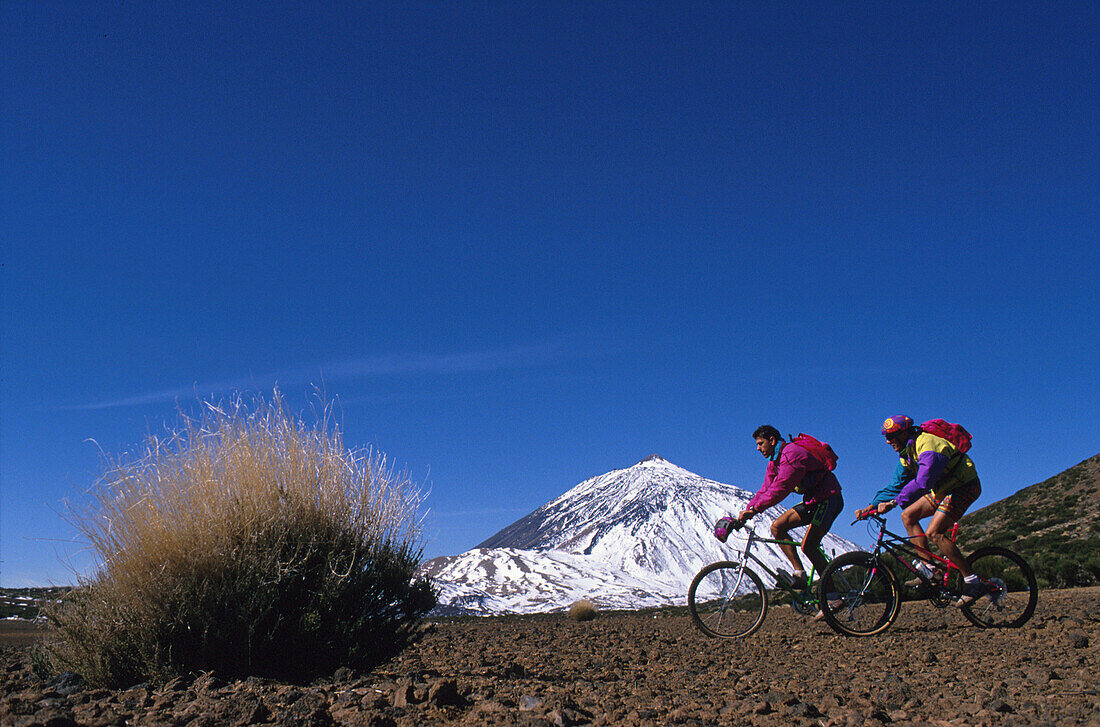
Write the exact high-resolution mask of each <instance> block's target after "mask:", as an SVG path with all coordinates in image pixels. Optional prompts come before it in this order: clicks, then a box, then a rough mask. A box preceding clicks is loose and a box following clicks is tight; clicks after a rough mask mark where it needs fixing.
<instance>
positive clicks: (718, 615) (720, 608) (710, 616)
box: [688, 561, 768, 639]
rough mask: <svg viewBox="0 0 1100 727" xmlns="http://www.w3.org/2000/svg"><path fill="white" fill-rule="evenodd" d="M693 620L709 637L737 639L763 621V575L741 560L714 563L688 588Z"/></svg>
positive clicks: (764, 595)
mask: <svg viewBox="0 0 1100 727" xmlns="http://www.w3.org/2000/svg"><path fill="white" fill-rule="evenodd" d="M688 611H690V612H691V620H692V621H694V622H695V625H696V627H698V628H699V630H700V631H702V632H703V633H704V634H706V635H707V636H715V637H718V638H723V639H738V638H741V637H743V636H748V635H749V634H751V633H752V632H753V631H756V630H757V629H758V628H760V624H762V623H764V616H765V615H767V613H768V596H767V591H765V590H764V584H763V583H762V582H761V580H760V577H759V576H758V575H756V574H755V573H753V572H752V571H751V570H749V569H748V568H743V567H742V566H741V564H740V563H734V562H732V561H719V562H717V563H711V564H710V565H708V566H707V567H705V568H703V570H701V571H699V573H698V574H696V576H695V578H694V580H692V581H691V587H690V588H688Z"/></svg>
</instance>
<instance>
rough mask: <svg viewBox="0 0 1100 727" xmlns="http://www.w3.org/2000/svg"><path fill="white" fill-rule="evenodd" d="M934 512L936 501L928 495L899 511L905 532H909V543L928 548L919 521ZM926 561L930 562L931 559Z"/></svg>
mask: <svg viewBox="0 0 1100 727" xmlns="http://www.w3.org/2000/svg"><path fill="white" fill-rule="evenodd" d="M935 512H936V503H935V501H933V500H932V498H931V497H929V496H928V495H925V496H924V497H922V498H920V499H919V500H917V501H916V502H914V503H912V504H911V505H909V506H908V507H907V508H905V509H904V510H902V511H901V523H902V525H904V526H905V532H906V533H908V534H909V542H910V543H912V544H913V545H915V546H917V547H918V548H922V549H924V550H928V537H927V536H926V535H925V533H924V528H922V527H921V524H920V521H921V520H923V519H924V518H926V517H928V516H929V515H932V514H934V513H935ZM928 562H929V563H932V561H928Z"/></svg>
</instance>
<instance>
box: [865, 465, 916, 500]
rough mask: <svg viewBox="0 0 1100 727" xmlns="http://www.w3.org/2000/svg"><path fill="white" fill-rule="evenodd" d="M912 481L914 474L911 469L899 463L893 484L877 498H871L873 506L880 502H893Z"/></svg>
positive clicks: (877, 495) (877, 494) (876, 494)
mask: <svg viewBox="0 0 1100 727" xmlns="http://www.w3.org/2000/svg"><path fill="white" fill-rule="evenodd" d="M912 480H913V473H912V472H910V471H909V469H908V468H907V467H906V466H905V465H903V464H902V463H901V462H898V466H897V468H896V469H895V470H894V480H893V482H891V483H890V484H888V485H887V486H886V487H883V488H882V489H881V490H879V491H878V492H876V493H875V496H874V497H872V498H871V504H872V505H877V504H879V503H880V502H890V501H892V500H893V499H894V498H895V497H897V496H898V493H900V492H901V490H902V488H903V487H905V486H906V485H907V484H908V483H910V482H912Z"/></svg>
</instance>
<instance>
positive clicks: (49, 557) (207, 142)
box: [0, 0, 1100, 586]
mask: <svg viewBox="0 0 1100 727" xmlns="http://www.w3.org/2000/svg"><path fill="white" fill-rule="evenodd" d="M1098 20H1100V11H1098V10H1097V6H1096V5H1095V3H1059V4H1056V5H1053V6H1049V7H1047V6H1042V5H1038V6H1036V5H1034V4H1031V5H1026V4H1015V3H1006V4H996V5H989V4H966V5H964V6H959V5H958V4H954V3H882V4H863V3H845V4H831V5H826V4H803V3H792V4H789V5H780V4H775V3H700V4H691V5H690V6H687V7H685V4H684V3H679V2H673V3H656V2H651V3H635V2H623V3H615V2H600V3H557V2H549V3H543V2H522V3H515V2H500V3H494V2H489V3H484V2H482V3H405V2H402V3H331V4H325V5H324V7H320V8H319V7H317V4H314V3H299V2H284V3H279V2H270V3H240V4H228V5H227V4H224V3H201V2H194V3H160V2H148V3H60V2H59V3H41V2H22V1H20V0H8V1H7V2H4V3H2V4H0V33H2V39H0V58H2V63H3V66H2V69H0V70H2V72H0V77H2V79H3V80H2V81H0V84H2V86H0V88H2V90H3V97H4V98H5V99H6V102H5V104H4V111H3V114H2V116H0V158H2V159H3V164H2V165H0V230H2V233H0V240H2V245H3V247H2V259H0V263H2V265H3V267H2V294H3V330H2V340H0V346H2V349H0V352H2V369H3V373H2V399H0V407H2V409H0V427H2V429H0V437H2V439H0V475H2V482H0V486H2V490H0V496H2V501H0V505H2V510H0V525H2V530H0V546H2V553H0V557H2V560H3V563H2V568H3V570H2V573H0V584H2V585H4V586H16V585H24V584H32V583H36V584H44V583H65V582H71V581H72V580H73V578H74V577H75V575H74V574H75V573H81V572H83V573H87V572H88V568H89V567H90V561H89V559H88V554H87V552H86V551H84V550H83V549H82V548H81V546H80V544H79V543H76V542H73V541H74V537H75V536H74V533H73V531H72V530H71V528H70V527H69V526H68V525H67V524H66V522H65V521H64V520H63V519H62V518H61V517H60V515H59V513H60V512H62V511H63V509H64V506H63V504H62V503H63V501H64V500H66V499H68V500H79V499H80V498H81V497H82V496H83V493H84V492H85V491H86V490H87V489H88V488H89V487H90V486H91V484H92V483H93V482H94V481H95V479H96V476H97V474H98V473H99V472H100V470H101V464H102V462H101V450H102V452H106V453H107V454H109V455H112V456H117V455H119V454H121V453H123V452H126V451H129V450H134V449H136V448H137V447H138V446H139V445H140V443H141V441H142V439H143V438H144V437H145V435H146V434H147V433H148V432H150V431H155V430H157V429H158V428H159V427H162V426H163V425H164V423H165V422H168V423H171V422H172V421H173V420H174V416H175V415H174V412H175V411H176V406H177V405H176V402H177V401H187V400H194V399H195V397H196V396H201V397H208V396H213V397H225V396H229V395H231V394H232V392H234V391H242V390H243V391H259V392H265V393H267V394H270V392H271V389H272V387H274V386H275V385H276V384H277V385H278V386H279V387H280V389H281V390H282V391H283V392H284V393H285V394H286V396H287V398H288V400H289V401H290V402H291V403H292V406H295V407H298V408H305V407H308V405H309V402H310V398H311V396H312V392H313V390H314V389H313V387H315V386H316V387H322V388H323V390H324V392H325V394H326V396H328V397H329V398H330V399H332V400H333V401H334V402H336V404H337V408H338V412H339V415H340V418H341V421H342V427H343V431H344V436H345V439H346V442H347V443H348V444H349V445H352V446H355V447H373V448H375V449H377V450H381V451H382V452H384V453H386V455H387V456H388V458H389V459H390V461H391V462H394V463H396V464H397V465H398V466H399V467H402V468H407V469H408V471H409V472H410V474H411V475H412V476H413V478H414V479H417V480H419V481H421V482H424V483H425V484H426V486H427V487H428V488H429V489H430V495H429V498H428V504H429V506H430V512H429V514H428V515H427V517H426V519H425V541H424V546H425V555H426V556H429V557H430V556H435V555H441V554H452V553H458V552H461V551H463V550H466V549H468V548H470V547H473V546H474V545H476V544H477V543H479V542H480V541H481V540H483V539H484V538H486V537H487V536H489V535H490V534H492V533H494V532H495V531H496V530H498V529H500V528H501V527H504V526H505V525H507V524H509V523H510V522H512V521H514V520H516V519H517V518H519V517H521V516H522V515H524V514H526V513H527V512H530V511H531V510H533V509H534V508H536V507H538V506H539V505H541V504H542V503H544V502H546V501H547V500H549V499H551V498H553V497H555V496H557V495H558V494H560V493H561V492H563V491H564V490H566V489H568V488H569V487H571V486H573V485H575V484H577V483H578V482H580V481H582V480H584V479H586V478H588V477H592V476H595V475H598V474H602V473H604V472H606V471H609V470H612V469H617V468H621V467H627V466H630V465H632V464H634V463H635V462H637V461H639V460H641V459H642V458H644V457H645V456H647V455H649V454H653V453H659V454H661V455H662V456H664V457H665V458H666V459H668V460H670V461H672V462H674V463H676V464H679V465H681V466H683V467H686V468H688V469H690V470H692V471H694V472H697V473H699V474H701V475H704V476H706V477H710V478H713V479H717V480H720V481H724V482H729V483H732V484H736V485H739V486H742V487H745V488H747V489H754V488H756V487H757V486H758V484H759V482H760V480H761V479H762V472H763V462H762V460H761V459H760V456H759V455H758V454H757V452H756V451H755V450H754V448H753V443H752V440H751V437H750V435H751V432H752V430H753V429H754V428H755V427H756V426H757V425H759V424H762V423H765V422H768V423H773V424H775V425H776V426H778V427H779V428H780V429H782V430H784V431H790V432H798V431H806V432H810V433H812V434H815V435H816V436H818V437H819V438H822V439H825V440H828V441H829V442H831V443H832V444H833V445H834V447H835V448H836V450H837V451H838V453H839V454H840V462H839V466H838V470H837V474H838V476H839V477H840V480H841V482H842V483H843V486H844V491H845V499H846V500H847V503H848V509H849V510H851V509H854V507H855V506H857V505H860V504H863V503H864V502H866V501H867V500H868V499H869V498H870V496H871V494H872V493H873V492H874V491H875V490H876V489H877V488H878V486H880V485H881V484H883V483H884V482H885V481H887V480H888V479H889V477H890V475H891V473H892V471H893V462H894V460H893V453H892V452H891V451H890V449H889V448H888V447H887V445H886V444H885V442H884V441H883V440H882V438H881V436H880V435H879V433H878V428H879V426H880V424H881V422H882V420H883V419H884V418H885V417H887V416H889V415H893V414H898V413H906V414H909V415H910V416H913V417H914V418H916V419H918V420H921V419H925V418H932V417H943V418H946V419H950V420H952V421H960V422H962V423H963V424H965V425H966V426H967V427H968V428H969V429H970V431H971V432H972V433H973V434H974V440H975V444H974V449H973V450H972V455H973V457H974V459H975V461H976V463H977V466H978V470H979V473H980V474H981V476H982V480H983V484H984V488H985V493H984V495H983V498H982V500H981V501H980V502H981V503H982V504H988V503H989V502H993V501H994V500H996V499H1000V498H1001V497H1005V496H1007V495H1009V494H1011V493H1012V492H1014V491H1016V490H1017V489H1019V488H1021V487H1024V486H1026V485H1029V484H1032V483H1034V482H1037V481H1040V480H1042V479H1045V478H1046V477H1048V476H1050V475H1053V474H1055V473H1057V472H1060V471H1061V470H1063V469H1065V468H1067V467H1069V466H1072V465H1074V464H1076V463H1077V462H1079V461H1081V460H1082V459H1085V458H1086V457H1088V456H1091V455H1093V454H1096V453H1097V452H1098V451H1100V436H1098V432H1100V430H1098V428H1097V426H1096V419H1095V417H1096V412H1097V411H1098V410H1100V387H1098V385H1097V373H1098V371H1100V334H1098V330H1100V326H1098V325H1097V320H1098V314H1100V296H1098V294H1097V280H1098V278H1100V275H1098V273H1100V245H1098V244H1097V242H1098V240H1097V230H1098V229H1100V214H1098V210H1100V204H1098V199H1100V194H1098V192H1100V184H1098V180H1100V173H1098V172H1100V164H1098V149H1100V143H1098V142H1100V138H1098V136H1100V135H1098V131H1097V130H1098V128H1100V124H1098V123H1097V119H1098V117H1100V115H1098V112H1100V96H1098V92H1097V83H1096V80H1097V78H1098V70H1100V63H1098V52H1097V46H1096V43H1095V42H1094V41H1095V30H1096V28H1097V21H1098ZM792 501H793V500H792ZM842 520H843V519H842ZM843 523H844V524H842V525H838V527H837V532H839V533H840V534H841V535H847V536H848V537H853V538H855V539H856V540H857V541H862V540H863V539H865V536H864V535H863V532H862V529H860V528H849V527H848V526H847V524H846V523H847V520H843Z"/></svg>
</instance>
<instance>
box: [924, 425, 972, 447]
mask: <svg viewBox="0 0 1100 727" xmlns="http://www.w3.org/2000/svg"><path fill="white" fill-rule="evenodd" d="M920 428H921V431H923V432H928V433H929V434H931V435H933V436H936V437H940V438H942V439H946V440H947V441H948V442H951V444H952V445H954V447H955V449H957V450H959V451H960V452H962V453H963V454H965V453H966V452H967V450H969V449H970V440H971V439H973V437H971V436H970V432H968V431H966V429H964V428H963V425H962V424H952V423H951V422H945V421H944V420H943V419H930V420H928V421H926V422H925V423H924V424H921V425H920Z"/></svg>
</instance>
